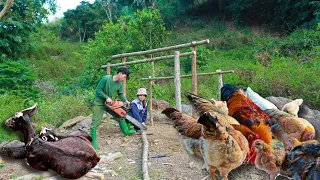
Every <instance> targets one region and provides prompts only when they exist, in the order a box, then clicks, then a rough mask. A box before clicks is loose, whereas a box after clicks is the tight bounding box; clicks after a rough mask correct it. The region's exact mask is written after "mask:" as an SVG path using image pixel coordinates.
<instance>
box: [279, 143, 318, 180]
mask: <svg viewBox="0 0 320 180" xmlns="http://www.w3.org/2000/svg"><path fill="white" fill-rule="evenodd" d="M319 157H320V145H319V144H307V145H304V146H297V147H295V148H294V149H292V150H291V151H289V152H287V153H286V156H285V159H284V161H283V163H282V165H281V168H280V174H281V175H283V176H287V177H289V178H293V179H300V180H305V179H317V178H316V177H317V176H318V177H319V169H317V168H318V167H319V165H317V164H318V163H319V162H318V161H319V160H318V158H319Z"/></svg>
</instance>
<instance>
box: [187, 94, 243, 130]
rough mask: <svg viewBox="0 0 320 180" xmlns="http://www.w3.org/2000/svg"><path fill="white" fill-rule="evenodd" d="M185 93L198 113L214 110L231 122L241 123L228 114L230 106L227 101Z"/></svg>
mask: <svg viewBox="0 0 320 180" xmlns="http://www.w3.org/2000/svg"><path fill="white" fill-rule="evenodd" d="M184 95H185V96H186V97H187V99H188V100H189V102H191V103H192V105H193V106H194V107H195V108H196V111H197V113H198V115H201V114H203V113H205V112H207V111H210V110H212V111H214V112H217V113H220V114H222V115H224V116H225V118H226V119H227V121H228V122H229V124H231V125H233V124H235V125H240V123H239V122H238V121H237V120H236V119H234V118H233V117H231V116H229V115H228V106H227V103H226V102H225V101H216V100H215V99H213V98H211V99H210V101H208V100H206V99H203V98H201V97H199V96H197V95H195V94H192V93H185V94H184Z"/></svg>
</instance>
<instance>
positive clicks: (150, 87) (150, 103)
mask: <svg viewBox="0 0 320 180" xmlns="http://www.w3.org/2000/svg"><path fill="white" fill-rule="evenodd" d="M149 79H151V76H149ZM148 82H149V88H148V89H149V115H150V121H151V126H153V114H152V81H151V80H149V81H148Z"/></svg>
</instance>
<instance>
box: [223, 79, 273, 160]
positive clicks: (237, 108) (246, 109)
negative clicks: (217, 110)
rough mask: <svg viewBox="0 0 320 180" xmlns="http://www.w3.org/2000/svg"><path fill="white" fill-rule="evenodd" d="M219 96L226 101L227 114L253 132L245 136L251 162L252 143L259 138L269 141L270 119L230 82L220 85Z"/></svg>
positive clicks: (244, 130)
mask: <svg viewBox="0 0 320 180" xmlns="http://www.w3.org/2000/svg"><path fill="white" fill-rule="evenodd" d="M221 97H222V98H221V99H222V100H223V101H227V105H228V109H229V115H230V116H232V117H234V118H235V119H236V120H238V121H239V123H240V124H242V125H244V126H246V127H248V129H250V130H251V131H252V132H254V133H255V136H250V137H247V139H248V141H249V147H250V149H251V150H250V153H251V156H252V159H251V160H250V163H252V164H253V163H254V161H255V157H256V151H255V149H254V148H252V143H253V141H255V140H256V139H261V140H263V141H264V142H265V143H266V144H270V143H271V140H272V134H271V130H270V126H271V125H272V123H271V120H270V118H269V117H268V115H267V114H266V113H265V112H264V111H262V110H261V109H260V108H259V107H258V106H257V105H256V104H255V103H254V102H252V100H251V99H249V98H248V97H246V96H244V95H243V93H242V91H241V90H237V89H236V88H235V87H233V86H232V85H230V84H225V85H224V86H222V88H221ZM239 130H240V129H239ZM240 131H241V132H242V133H243V134H248V132H247V129H243V130H240Z"/></svg>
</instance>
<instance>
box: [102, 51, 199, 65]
mask: <svg viewBox="0 0 320 180" xmlns="http://www.w3.org/2000/svg"><path fill="white" fill-rule="evenodd" d="M193 54H194V52H186V53H181V54H180V57H186V56H190V55H193ZM173 58H174V55H168V56H160V57H155V58H149V59H142V60H137V61H129V62H125V63H124V62H122V63H116V64H110V65H109V63H108V64H107V65H102V66H101V68H108V66H110V67H116V66H125V65H131V64H142V63H146V62H154V61H158V60H167V59H173Z"/></svg>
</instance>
